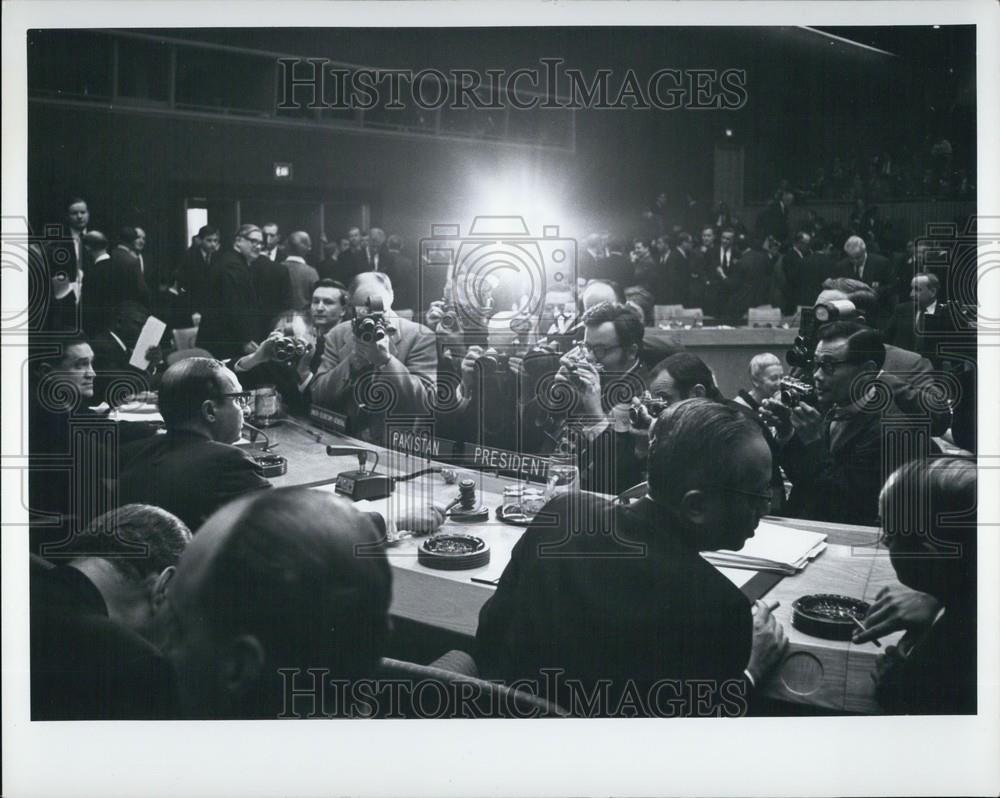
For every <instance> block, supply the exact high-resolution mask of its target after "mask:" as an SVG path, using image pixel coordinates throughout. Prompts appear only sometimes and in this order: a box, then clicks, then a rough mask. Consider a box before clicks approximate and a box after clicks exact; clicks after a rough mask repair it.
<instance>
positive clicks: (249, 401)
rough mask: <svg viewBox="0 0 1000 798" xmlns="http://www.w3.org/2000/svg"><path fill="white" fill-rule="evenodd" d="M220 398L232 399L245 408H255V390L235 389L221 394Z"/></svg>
mask: <svg viewBox="0 0 1000 798" xmlns="http://www.w3.org/2000/svg"><path fill="white" fill-rule="evenodd" d="M219 398H220V399H232V400H233V401H234V402H236V404H238V405H239V406H240V408H241V409H243V410H253V400H254V397H253V391H234V392H233V393H222V394H219Z"/></svg>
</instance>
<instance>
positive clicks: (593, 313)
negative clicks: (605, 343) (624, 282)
mask: <svg viewBox="0 0 1000 798" xmlns="http://www.w3.org/2000/svg"><path fill="white" fill-rule="evenodd" d="M609 321H610V322H611V323H612V324H614V325H615V335H617V336H618V343H619V344H620V345H621V346H623V347H624V348H625V349H628V348H629V347H630V346H633V345H635V346H636V347H640V346H642V339H643V336H644V335H645V334H646V329H645V327H643V326H642V322H641V321H640V320H639V317H638V316H636V315H635V311H633V310H631V309H630V308H628V307H626V306H625V305H622V304H620V303H618V302H600V303H599V304H597V305H594V307H592V308H590V309H589V310H588V311H586V312H585V313H584V314H583V323H584V324H586V325H587V326H588V327H600V326H601V325H602V324H605V323H606V322H609Z"/></svg>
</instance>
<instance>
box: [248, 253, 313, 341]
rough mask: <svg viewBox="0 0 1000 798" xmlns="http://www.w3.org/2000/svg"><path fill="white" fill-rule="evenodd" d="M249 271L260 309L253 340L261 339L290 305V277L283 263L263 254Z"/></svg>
mask: <svg viewBox="0 0 1000 798" xmlns="http://www.w3.org/2000/svg"><path fill="white" fill-rule="evenodd" d="M310 247H311V244H310ZM250 272H251V274H252V275H253V287H254V291H255V293H256V294H257V306H258V308H259V310H260V316H259V318H258V320H257V333H256V337H255V339H254V340H256V341H263V340H264V338H265V337H267V334H268V333H269V332H270V331H271V329H272V328H273V327H274V320H275V319H276V318H277V317H278V316H279V315H280V314H282V313H284V312H285V311H286V310H288V309H289V308H291V307H292V277H291V274H289V271H288V267H287V266H285V264H284V263H282V262H281V261H273V260H271V259H270V258H268V257H266V256H265V255H264V254H261V255H260V256H259V257H257V259H256V260H254V261H253V264H252V265H251V267H250Z"/></svg>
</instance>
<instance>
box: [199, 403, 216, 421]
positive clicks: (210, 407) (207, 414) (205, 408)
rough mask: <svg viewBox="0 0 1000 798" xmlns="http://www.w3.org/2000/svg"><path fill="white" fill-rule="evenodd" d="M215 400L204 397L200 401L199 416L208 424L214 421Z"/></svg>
mask: <svg viewBox="0 0 1000 798" xmlns="http://www.w3.org/2000/svg"><path fill="white" fill-rule="evenodd" d="M215 416H216V413H215V402H213V401H212V400H211V399H206V400H205V401H204V402H202V403H201V417H202V418H203V419H205V421H207V422H208V423H209V424H214V423H215Z"/></svg>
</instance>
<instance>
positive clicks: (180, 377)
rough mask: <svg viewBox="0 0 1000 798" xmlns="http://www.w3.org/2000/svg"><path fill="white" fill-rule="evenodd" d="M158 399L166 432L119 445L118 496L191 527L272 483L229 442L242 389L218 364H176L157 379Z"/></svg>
mask: <svg viewBox="0 0 1000 798" xmlns="http://www.w3.org/2000/svg"><path fill="white" fill-rule="evenodd" d="M159 404H160V413H161V414H162V416H163V421H164V423H165V424H166V427H167V433H166V434H165V435H156V436H154V437H153V438H151V439H149V440H146V441H139V442H138V443H135V444H130V445H129V446H126V447H124V448H123V449H122V451H121V474H120V476H119V480H118V491H119V501H121V502H122V503H124V504H127V503H132V502H139V503H142V504H152V505H155V506H157V507H162V508H163V509H165V510H168V511H169V512H171V513H173V514H174V515H176V516H177V517H178V518H180V519H181V520H182V521H184V523H186V524H187V525H188V526H189V527H190V528H191V529H195V530H196V529H197V528H198V527H199V526H200V525H201V523H202V521H204V520H205V518H207V517H208V516H209V515H210V514H211V513H213V512H214V511H215V510H216V509H217V508H218V507H220V506H221V505H223V504H225V503H226V502H227V501H229V500H230V499H232V498H234V497H235V496H239V495H242V494H243V493H246V492H248V491H252V490H260V489H262V488H269V487H270V486H271V483H270V482H268V481H267V480H266V479H264V477H263V476H261V474H260V472H259V471H258V470H257V466H256V464H255V463H254V461H253V460H252V459H251V458H250V456H249V455H247V454H246V453H245V452H244V451H243V450H241V449H239V448H238V447H236V446H233V445H232V444H233V443H234V442H235V441H237V440H239V438H240V431H241V430H242V428H243V407H244V398H243V386H241V385H240V381H239V380H238V379H237V378H236V375H235V374H233V372H231V371H230V370H229V369H227V368H226V367H225V366H223V365H222V364H221V363H219V362H217V361H215V360H209V359H208V358H200V357H195V358H187V359H186V360H181V361H179V362H177V363H175V364H174V365H172V366H171V367H170V368H168V369H167V370H166V372H165V373H164V375H163V378H162V380H161V382H160V393H159Z"/></svg>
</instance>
